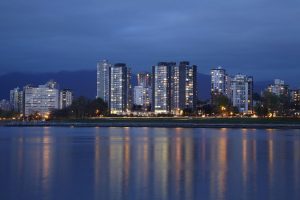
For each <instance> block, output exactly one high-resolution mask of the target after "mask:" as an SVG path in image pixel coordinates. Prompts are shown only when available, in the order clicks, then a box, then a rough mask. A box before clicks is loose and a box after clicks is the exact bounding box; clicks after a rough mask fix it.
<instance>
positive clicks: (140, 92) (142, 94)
mask: <svg viewBox="0 0 300 200" xmlns="http://www.w3.org/2000/svg"><path fill="white" fill-rule="evenodd" d="M137 81H138V86H135V87H134V104H135V105H140V106H143V108H144V110H148V109H149V108H150V107H151V103H152V87H151V85H152V75H151V74H150V73H148V72H143V73H138V74H137Z"/></svg>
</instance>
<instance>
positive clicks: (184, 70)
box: [175, 61, 197, 110]
mask: <svg viewBox="0 0 300 200" xmlns="http://www.w3.org/2000/svg"><path fill="white" fill-rule="evenodd" d="M175 88H176V87H175ZM178 89H179V109H180V110H183V109H186V108H188V109H192V110H195V109H196V105H197V66H196V65H190V63H189V62H186V61H184V62H180V63H179V88H178ZM175 109H176V108H175Z"/></svg>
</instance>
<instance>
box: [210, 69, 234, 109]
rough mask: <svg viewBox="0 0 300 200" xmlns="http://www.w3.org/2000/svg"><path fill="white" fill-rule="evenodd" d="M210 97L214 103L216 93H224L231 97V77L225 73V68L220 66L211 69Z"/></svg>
mask: <svg viewBox="0 0 300 200" xmlns="http://www.w3.org/2000/svg"><path fill="white" fill-rule="evenodd" d="M210 75H211V98H212V103H213V104H214V97H215V96H216V95H225V96H227V97H228V98H231V96H232V94H231V77H230V76H228V75H227V73H226V70H225V69H223V68H222V67H217V68H214V69H211V71H210Z"/></svg>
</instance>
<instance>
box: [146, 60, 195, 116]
mask: <svg viewBox="0 0 300 200" xmlns="http://www.w3.org/2000/svg"><path fill="white" fill-rule="evenodd" d="M152 94H153V98H152V105H153V106H152V108H153V109H152V110H153V111H154V112H155V113H172V114H180V111H182V110H184V109H187V108H188V109H195V108H196V103H197V66H195V65H192V66H191V65H190V64H189V62H187V61H183V62H180V63H179V65H176V63H174V62H169V63H168V62H160V63H158V65H157V66H154V67H153V82H152Z"/></svg>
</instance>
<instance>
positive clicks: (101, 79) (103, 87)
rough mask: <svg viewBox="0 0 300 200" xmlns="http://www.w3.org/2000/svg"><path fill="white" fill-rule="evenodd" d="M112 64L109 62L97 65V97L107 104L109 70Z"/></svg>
mask: <svg viewBox="0 0 300 200" xmlns="http://www.w3.org/2000/svg"><path fill="white" fill-rule="evenodd" d="M110 67H111V64H110V63H109V62H108V61H107V60H103V61H101V62H98V63H97V97H96V98H101V99H103V100H104V101H105V102H108V100H109V68H110Z"/></svg>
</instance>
